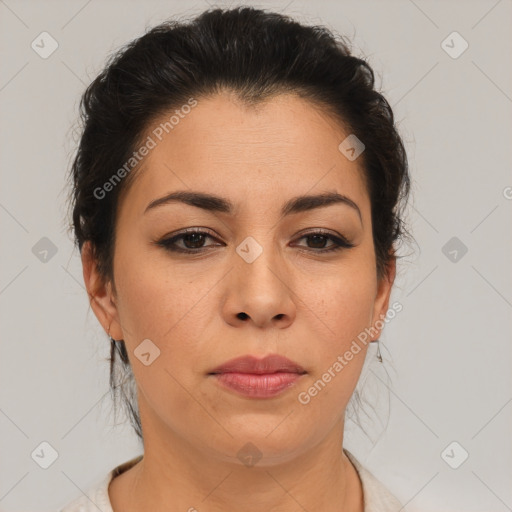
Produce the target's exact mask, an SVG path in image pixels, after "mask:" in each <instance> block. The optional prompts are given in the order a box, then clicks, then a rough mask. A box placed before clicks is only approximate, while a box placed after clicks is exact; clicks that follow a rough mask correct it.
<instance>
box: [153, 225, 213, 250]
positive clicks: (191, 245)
mask: <svg viewBox="0 0 512 512" xmlns="http://www.w3.org/2000/svg"><path fill="white" fill-rule="evenodd" d="M207 238H211V239H215V238H214V237H213V236H212V235H210V234H209V233H208V232H206V231H201V230H200V229H190V230H187V231H185V232H182V233H179V234H177V235H174V236H172V237H170V238H164V239H162V240H159V241H157V242H155V243H156V244H157V245H159V246H161V247H164V248H165V249H167V250H169V251H173V252H182V253H188V254H197V253H199V252H204V248H205V247H211V246H208V245H207V246H205V245H204V242H205V240H206V239H207ZM178 243H180V244H182V245H181V246H180V245H178ZM213 245H215V244H213Z"/></svg>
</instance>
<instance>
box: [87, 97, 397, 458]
mask: <svg viewBox="0 0 512 512" xmlns="http://www.w3.org/2000/svg"><path fill="white" fill-rule="evenodd" d="M197 101H198V103H197V106H195V107H194V108H193V109H191V111H190V112H189V113H188V114H187V115H186V116H183V118H181V119H180V121H179V123H178V124H176V125H175V126H174V128H173V129H172V131H171V132H170V133H169V134H165V132H164V134H165V137H162V140H161V141H159V140H158V138H157V137H156V136H154V134H153V135H152V133H154V132H153V130H154V129H155V126H157V125H158V124H159V122H160V121H159V122H158V123H156V125H155V126H151V127H150V129H149V130H148V135H150V136H152V138H153V139H154V141H155V142H156V146H155V147H154V148H152V149H151V150H150V152H149V154H148V155H147V156H146V157H145V159H144V161H143V167H141V170H140V174H139V175H138V176H137V179H136V180H135V181H134V182H133V184H132V185H131V187H130V188H128V190H127V192H126V195H125V196H124V197H123V199H122V202H121V203H120V205H119V210H118V216H117V223H116V242H115V252H114V281H115V293H114V290H113V288H112V286H111V285H110V283H105V286H103V285H101V284H100V280H99V278H98V275H97V273H96V269H95V265H94V262H93V261H92V260H90V259H89V257H88V255H87V251H84V255H83V262H84V277H85V280H86V283H87V285H88V289H89V292H90V293H91V294H92V295H93V296H94V299H95V300H93V301H92V302H91V304H92V307H93V309H94V311H95V313H96V315H97V316H98V318H99V320H100V322H101V323H102V325H103V326H104V327H105V328H107V327H108V326H109V325H110V333H111V335H112V336H113V337H114V338H115V339H124V340H125V343H126V347H127V350H128V353H129V356H130V360H131V364H132V367H133V371H134V375H135V379H136V382H137V386H138V393H139V407H140V414H141V419H142V425H143V429H144V434H145V443H146V445H149V444H158V443H166V442H167V441H170V440H173V439H180V440H182V441H184V443H183V444H184V445H187V446H193V447H195V448H196V449H198V450H199V451H200V452H202V453H203V454H204V453H207V454H209V455H211V456H213V457H217V458H218V459H222V460H232V461H235V462H236V461H238V462H239V463H240V464H241V463H242V462H241V460H240V459H239V458H238V457H237V454H238V452H239V450H240V449H241V448H242V447H244V446H245V445H246V443H248V442H251V443H252V444H254V445H255V446H256V447H257V448H258V450H259V451H260V452H261V453H262V457H263V458H262V459H261V461H260V462H259V464H260V465H262V464H268V465H271V464H277V463H279V462H280V461H285V460H291V459H292V458H293V457H296V456H298V455H300V454H302V453H304V452H306V451H307V450H309V449H312V448H313V447H314V446H316V445H318V443H320V442H321V441H322V440H324V439H327V438H329V436H333V435H334V433H336V435H340V432H342V430H343V421H344V412H345V407H346V405H347V403H348V401H349V398H350V396H351V394H352V392H353V390H354V387H355V385H356V383H357V380H358V378H359V375H360V372H361V368H362V365H363V362H364V358H365V355H366V350H367V345H365V344H362V343H360V344H359V345H360V348H361V349H360V351H359V352H358V353H356V354H355V355H353V357H352V358H351V360H346V359H345V358H344V361H345V364H343V365H342V369H341V370H340V369H339V368H340V367H339V364H341V363H340V359H339V356H343V355H344V354H345V353H346V352H347V350H349V349H350V347H351V344H352V343H353V341H354V340H356V339H357V337H358V335H360V333H361V332H363V331H364V330H365V328H369V327H371V326H372V325H374V324H375V322H376V321H377V320H379V319H380V318H381V315H385V314H386V311H387V308H388V302H389V294H390V290H391V285H392V281H393V278H394V265H393V266H392V267H391V268H390V274H389V276H388V278H387V279H383V280H380V281H378V280H377V275H376V261H375V251H374V245H373V239H372V225H371V210H370V199H369V196H368V192H367V189H366V186H365V182H364V179H363V174H362V169H361V167H360V160H358V159H356V160H355V161H350V160H348V159H347V158H346V157H345V156H344V155H343V154H342V153H341V152H340V151H339V149H338V146H339V144H340V142H341V141H343V140H344V139H345V138H346V137H347V136H348V135H349V133H347V132H344V131H343V127H342V126H341V125H340V124H339V123H337V122H336V121H335V120H334V119H332V118H330V117H328V116H327V115H326V114H325V113H322V112H321V111H320V110H319V109H318V108H317V107H315V106H314V105H313V104H311V103H309V102H307V101H306V100H304V99H300V98H298V97H296V96H293V95H279V96H277V97H274V98H273V99H272V100H269V101H268V102H266V103H264V104H260V105H259V106H257V107H256V108H254V107H252V108H249V107H244V106H243V105H242V104H241V103H239V102H238V101H237V100H236V99H235V98H234V97H233V96H231V95H229V94H227V93H226V94H223V95H217V96H212V97H209V98H205V99H201V98H198V100H197ZM169 117H170V115H166V116H163V117H162V121H165V120H168V119H169ZM178 191H183V192H187V193H201V194H210V195H213V196H217V197H218V198H222V201H213V200H210V201H204V200H203V201H201V200H200V199H197V198H195V199H192V200H191V201H189V202H188V203H187V202H183V201H180V200H177V199H174V200H172V201H171V200H169V201H162V202H160V203H155V201H156V200H158V199H160V198H163V197H165V196H167V195H168V194H171V193H175V192H178ZM321 194H339V195H340V196H343V198H345V200H341V201H334V202H326V204H324V205H323V206H319V203H318V201H316V202H315V201H313V200H311V201H309V202H308V201H302V202H300V203H295V204H294V203H293V201H294V200H295V199H296V198H297V197H300V196H316V195H321ZM343 198H342V199H343ZM151 203H153V205H152V206H149V205H151ZM190 203H193V204H190ZM214 206H215V208H214V209H212V208H213V207H214ZM228 206H230V209H229V208H228ZM286 207H288V208H286ZM186 231H196V233H195V234H194V233H192V234H190V233H188V234H187V233H186ZM197 232H198V233H197ZM377 337H378V335H377V336H373V339H376V338H377ZM143 340H150V341H143ZM368 341H370V339H368ZM141 343H142V344H141ZM352 346H353V345H352ZM270 354H278V355H280V356H284V357H286V358H288V359H289V360H291V361H292V362H295V363H297V364H298V365H300V367H301V368H302V373H300V374H298V373H295V374H294V375H292V376H291V377H290V375H288V376H286V375H285V376H283V375H282V373H281V377H279V378H278V377H275V375H274V377H270V378H269V380H267V384H268V383H270V384H269V386H270V388H268V387H265V384H264V383H263V384H261V382H263V381H264V377H262V376H259V377H254V376H253V377H254V378H255V379H257V381H258V384H256V380H252V381H251V380H247V379H246V380H243V379H244V376H243V375H242V376H240V373H239V374H238V377H240V378H239V380H237V378H236V377H233V374H232V375H231V377H226V374H221V375H222V377H219V375H212V374H211V373H212V372H213V371H214V370H215V369H216V368H217V367H219V365H222V364H224V363H225V362H227V361H229V360H232V359H234V358H238V357H240V356H247V355H249V356H254V357H255V358H263V357H264V356H267V355H270ZM337 361H338V366H336V364H335V363H336V362H337ZM241 373H244V372H243V371H242V372H241ZM326 373H329V374H330V377H331V378H330V379H328V376H327V377H325V374H326ZM245 377H247V376H245ZM287 377H290V379H287ZM267 378H268V376H267ZM230 379H231V380H230ZM233 379H234V380H233ZM272 379H274V380H272ZM319 379H320V380H322V382H323V383H324V385H320V386H319V385H318V384H317V387H316V389H317V391H316V393H315V392H314V391H312V392H309V391H308V390H310V389H311V388H312V387H314V385H315V382H318V381H319ZM229 382H231V384H232V385H228V384H229ZM233 383H234V384H233ZM251 383H252V384H251ZM279 384H282V386H281V387H279ZM233 385H234V387H233ZM262 386H263V388H265V389H263V388H262ZM255 387H256V388H257V389H259V390H260V394H259V395H258V391H256V392H255V391H254V388H255ZM261 389H263V391H261ZM255 393H256V394H255ZM262 394H263V395H264V396H262ZM308 397H309V399H308Z"/></svg>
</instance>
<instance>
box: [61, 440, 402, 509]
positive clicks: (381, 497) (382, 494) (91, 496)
mask: <svg viewBox="0 0 512 512" xmlns="http://www.w3.org/2000/svg"><path fill="white" fill-rule="evenodd" d="M343 451H344V452H345V454H346V455H347V457H348V458H349V459H350V461H351V462H352V464H353V465H354V467H355V469H356V471H357V473H358V474H359V478H360V479H361V483H362V486H363V499H364V512H398V511H400V510H402V508H403V507H402V505H401V503H400V502H399V501H398V500H397V499H396V498H395V496H393V495H392V494H391V493H390V492H389V491H388V490H387V488H386V487H384V485H383V484H382V483H381V482H380V481H379V480H377V479H376V478H375V477H374V476H373V475H372V473H370V472H369V471H368V470H367V469H365V468H364V467H363V466H362V465H361V463H360V462H359V461H358V460H357V459H356V458H355V457H354V456H353V455H352V454H351V453H350V452H349V451H348V450H346V449H343ZM142 457H143V456H142V455H139V456H137V457H135V458H134V459H131V460H129V461H127V462H124V463H123V464H120V465H119V466H116V467H115V468H114V469H113V470H112V471H110V472H109V473H108V475H107V476H106V477H105V478H104V479H103V480H102V481H101V482H100V483H99V484H98V485H96V486H95V487H93V488H92V489H90V490H89V492H88V493H87V495H83V496H81V497H79V498H77V499H75V500H74V501H73V502H71V503H69V504H68V505H67V506H66V507H64V508H63V509H61V511H60V512H98V511H101V512H114V511H113V510H112V505H111V503H110V498H109V496H108V486H109V484H110V481H111V480H112V479H113V478H114V477H115V476H117V475H120V474H121V473H123V472H124V471H126V470H128V469H130V468H131V467H132V466H134V465H135V464H137V462H139V461H140V460H141V459H142Z"/></svg>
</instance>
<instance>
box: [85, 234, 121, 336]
mask: <svg viewBox="0 0 512 512" xmlns="http://www.w3.org/2000/svg"><path fill="white" fill-rule="evenodd" d="M81 258H82V270H83V277H84V283H85V287H86V290H87V294H88V296H89V303H90V305H91V308H92V310H93V311H94V314H95V315H96V318H97V319H98V321H99V322H100V324H101V325H102V327H103V328H104V329H105V331H106V332H109V330H110V335H111V336H112V337H113V338H115V339H121V338H122V337H123V335H122V331H121V329H120V327H119V322H118V313H117V307H116V304H115V302H114V296H113V293H112V286H111V285H110V282H105V279H104V278H103V276H101V275H100V274H99V272H98V268H97V262H96V258H95V256H94V250H93V247H92V243H91V242H90V241H87V242H85V243H84V245H83V246H82V251H81Z"/></svg>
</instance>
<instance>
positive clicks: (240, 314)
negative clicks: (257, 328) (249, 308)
mask: <svg viewBox="0 0 512 512" xmlns="http://www.w3.org/2000/svg"><path fill="white" fill-rule="evenodd" d="M237 316H238V318H240V319H241V320H245V319H246V318H249V315H248V314H247V313H238V315H237Z"/></svg>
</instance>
